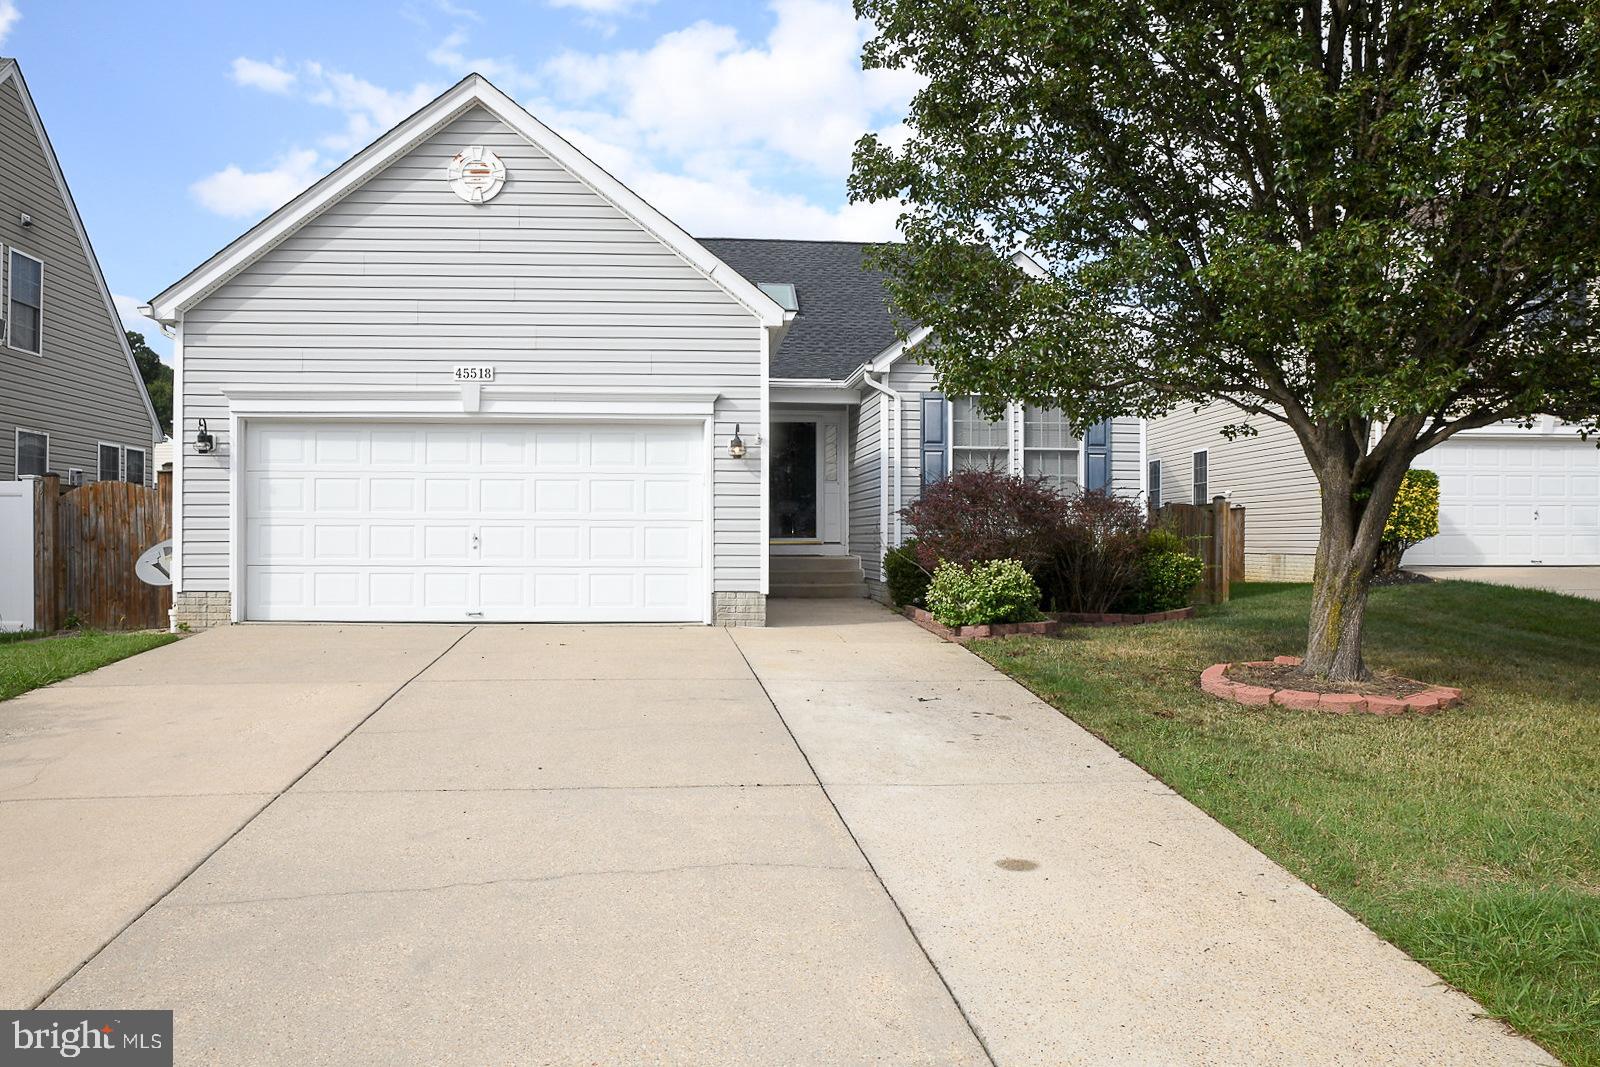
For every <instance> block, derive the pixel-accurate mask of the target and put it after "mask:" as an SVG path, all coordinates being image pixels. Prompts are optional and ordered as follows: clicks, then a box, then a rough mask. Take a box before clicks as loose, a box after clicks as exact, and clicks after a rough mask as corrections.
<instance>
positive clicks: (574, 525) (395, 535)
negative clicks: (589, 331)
mask: <svg viewBox="0 0 1600 1067" xmlns="http://www.w3.org/2000/svg"><path fill="white" fill-rule="evenodd" d="M703 442H704V438H703V432H702V430H701V428H700V427H699V426H697V425H696V426H686V425H678V426H667V425H662V426H640V427H631V426H630V427H623V426H606V425H603V424H602V425H596V426H583V425H559V426H557V425H525V426H507V425H496V426H493V427H484V428H478V427H455V426H450V427H439V426H427V427H421V426H419V427H408V426H403V425H381V424H380V425H372V426H348V425H340V426H336V427H329V426H326V425H322V424H314V423H305V424H298V425H279V424H275V423H269V424H264V425H262V426H261V427H259V428H256V427H251V428H250V431H249V433H248V441H247V448H246V450H245V454H246V458H245V485H244V490H245V491H244V493H243V496H244V498H245V500H246V502H247V509H246V516H245V521H244V524H243V525H244V531H245V540H246V546H245V553H244V555H245V570H246V576H245V578H246V580H245V583H244V584H245V587H246V607H245V610H246V615H247V617H249V618H256V619H323V620H368V619H370V620H410V619H415V620H424V621H439V620H444V621H459V620H462V619H466V618H482V619H485V620H505V621H541V620H552V621H554V620H578V621H586V620H594V621H604V620H613V619H614V620H619V621H623V620H627V621H699V620H702V619H703V618H704V617H705V611H706V602H707V600H708V599H709V593H708V591H707V590H708V576H707V572H706V565H705V545H706V540H705V536H706V534H705V530H704V514H705V495H704V494H705V481H704V475H703V472H702V470H701V469H700V468H701V466H702V465H703V463H704V446H703Z"/></svg>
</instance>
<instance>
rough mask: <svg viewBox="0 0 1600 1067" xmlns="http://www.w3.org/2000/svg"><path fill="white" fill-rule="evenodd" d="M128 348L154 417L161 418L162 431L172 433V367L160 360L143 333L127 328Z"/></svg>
mask: <svg viewBox="0 0 1600 1067" xmlns="http://www.w3.org/2000/svg"><path fill="white" fill-rule="evenodd" d="M127 334H128V348H129V349H131V350H132V351H133V362H134V363H135V364H137V365H138V367H139V377H140V379H141V380H143V382H144V388H145V392H147V393H149V394H150V403H151V405H152V406H153V407H154V408H155V409H156V417H157V418H158V419H160V420H161V430H162V432H163V433H167V434H170V433H172V368H171V367H169V366H167V365H166V364H165V363H163V362H161V357H160V356H158V355H156V353H155V350H154V349H152V348H151V347H150V345H149V343H148V342H146V341H145V339H144V334H142V333H139V332H138V331H137V330H128V331H127Z"/></svg>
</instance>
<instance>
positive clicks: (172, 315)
mask: <svg viewBox="0 0 1600 1067" xmlns="http://www.w3.org/2000/svg"><path fill="white" fill-rule="evenodd" d="M472 107H482V108H483V109H484V110H486V111H488V112H489V113H490V114H492V115H494V116H495V117H496V118H498V119H499V120H500V121H502V122H504V123H505V124H506V125H507V126H509V127H511V128H512V129H513V130H515V131H516V132H517V133H519V134H520V135H522V136H523V137H525V138H527V139H528V141H529V142H531V143H532V144H534V145H536V146H537V147H538V148H539V149H540V150H541V151H543V152H545V153H546V154H548V155H549V156H550V157H551V158H552V159H554V160H555V161H556V162H557V163H559V164H560V165H561V166H563V167H565V168H566V169H567V170H568V171H569V172H571V173H572V175H573V176H574V177H576V178H577V179H578V180H579V181H581V182H583V183H584V184H585V185H587V186H588V187H589V188H590V189H592V190H593V191H594V192H595V194H596V195H598V196H599V197H601V198H602V199H604V200H606V201H607V202H608V203H610V204H611V205H612V206H613V207H615V208H616V209H617V210H619V211H621V212H622V213H623V214H624V215H627V216H628V217H629V218H630V219H632V220H633V221H634V222H636V223H637V224H638V225H640V226H641V227H643V228H644V229H645V230H646V231H647V232H649V233H650V234H651V236H653V237H655V238H656V239H657V240H658V241H660V242H661V243H662V244H663V245H665V246H666V247H667V248H669V249H671V250H672V251H673V252H674V253H676V254H677V255H678V256H679V257H680V258H682V259H683V260H684V261H685V262H686V263H688V264H689V265H690V266H692V267H693V268H695V269H696V270H698V271H699V272H700V273H701V274H703V275H704V276H705V277H706V278H707V279H709V280H710V281H711V282H712V283H714V284H715V285H717V286H719V287H720V288H721V289H722V290H723V291H725V292H726V293H727V294H728V295H729V296H731V297H733V298H734V299H735V300H737V301H738V302H739V303H741V304H743V305H744V306H745V307H746V308H747V309H749V310H750V312H751V313H752V314H754V315H755V316H756V318H757V319H759V320H760V322H761V324H762V325H763V326H765V327H767V328H769V329H781V328H782V327H783V326H784V325H785V324H787V323H788V322H790V321H791V320H792V319H793V318H794V314H793V313H792V312H786V311H784V310H783V308H782V307H780V306H779V305H778V303H777V302H776V301H775V300H773V299H772V298H771V297H770V296H768V295H767V294H766V293H764V292H762V291H761V289H760V288H759V287H758V286H756V284H755V283H754V282H751V281H749V280H747V279H746V278H745V277H744V276H743V275H740V274H739V273H737V272H736V271H734V269H733V268H732V267H730V266H728V265H727V264H726V263H724V262H722V260H720V259H718V258H717V257H716V256H715V255H713V254H712V253H711V252H710V251H709V250H708V249H707V248H706V247H705V246H704V245H702V244H700V242H698V241H696V240H695V239H694V238H693V237H691V236H689V234H688V233H687V232H686V231H684V230H683V229H682V228H681V227H680V226H678V224H677V223H675V222H673V221H672V220H671V219H669V218H667V217H666V216H665V215H663V214H662V213H661V212H659V211H657V210H656V209H655V208H654V207H652V206H651V205H650V204H648V203H647V202H646V201H645V200H644V198H643V197H641V196H639V195H638V194H637V193H635V192H634V191H633V190H631V189H629V188H628V187H627V186H625V185H623V184H622V183H621V182H620V181H618V180H617V179H616V178H614V177H612V176H611V174H610V173H608V172H607V171H606V170H605V169H604V168H603V167H601V166H600V165H599V164H597V163H595V162H594V161H593V160H592V159H590V158H589V157H588V156H586V155H584V154H583V153H582V152H580V151H579V150H578V149H577V148H575V147H574V146H573V145H572V143H571V142H569V141H568V140H566V139H565V138H564V137H562V136H561V135H560V134H558V133H556V132H555V131H554V130H552V129H550V127H548V126H546V125H545V124H544V123H542V122H540V121H539V120H538V119H536V118H534V117H533V116H532V115H531V114H529V113H528V112H527V111H526V110H525V109H524V108H523V107H522V106H521V105H520V104H518V103H517V102H516V101H515V100H512V99H511V98H510V97H509V96H507V95H506V94H505V93H503V92H501V91H500V90H499V89H497V88H495V87H494V86H493V85H491V84H490V83H489V81H488V79H487V78H485V77H483V75H481V74H469V75H467V76H466V77H465V78H463V79H462V80H461V81H459V82H457V83H456V84H455V85H454V86H452V87H451V88H450V89H447V90H446V91H445V92H444V93H443V94H441V95H440V96H438V97H437V98H435V99H434V100H433V101H432V102H431V103H428V104H425V105H424V106H423V107H422V108H421V109H420V110H419V111H417V112H416V113H415V114H413V115H412V116H411V117H410V118H408V119H406V120H405V121H403V122H401V123H400V124H399V125H398V126H396V127H394V128H393V129H392V130H390V131H389V132H388V133H386V134H384V135H383V136H382V137H380V138H378V139H377V140H376V141H374V142H372V144H370V145H368V146H367V147H366V148H364V149H362V150H361V151H360V152H357V153H356V154H355V155H354V156H352V157H350V159H348V160H346V161H345V162H344V163H343V164H342V165H340V166H339V167H338V168H336V169H335V170H334V171H333V172H332V173H330V174H328V175H326V176H325V177H323V178H322V179H321V180H320V181H318V182H316V183H315V184H314V185H312V186H311V188H309V189H307V190H306V191H305V192H303V193H301V194H300V195H299V196H297V197H295V198H294V199H293V200H291V201H289V202H288V203H287V204H285V205H284V206H283V207H281V208H279V209H278V210H277V211H274V212H273V213H272V214H271V215H268V216H267V217H266V218H265V219H263V220H261V222H259V223H257V224H256V225H255V226H253V227H251V228H250V229H249V230H247V231H246V232H245V233H244V234H243V235H242V236H240V237H238V238H237V239H235V240H234V241H233V242H232V243H231V244H229V245H228V246H227V247H225V248H223V249H222V250H221V251H220V252H218V253H217V254H216V255H214V256H212V257H211V258H210V259H208V260H206V261H205V262H204V263H202V264H201V265H200V266H198V267H196V268H195V269H194V270H193V271H191V272H189V274H187V275H186V276H185V277H184V278H182V279H181V280H179V281H178V282H177V283H175V284H174V285H172V286H170V287H169V288H167V289H166V290H165V291H164V292H162V293H161V294H160V295H158V296H156V297H155V298H154V299H152V300H151V301H150V304H149V308H150V310H149V315H150V317H151V318H153V319H155V320H156V321H157V322H161V323H164V324H168V325H171V324H173V323H175V322H177V321H178V318H179V316H181V315H182V313H183V312H184V311H185V310H186V309H187V308H190V307H192V306H194V305H195V304H196V303H198V302H199V301H201V300H203V299H205V297H206V296H207V295H209V294H210V293H211V292H212V291H213V290H215V289H216V288H217V287H218V286H220V285H222V284H223V283H224V282H226V281H227V280H228V279H229V278H231V277H233V276H234V275H235V274H237V273H238V272H239V271H241V270H243V269H244V268H245V267H246V266H248V265H249V264H250V263H251V262H253V261H254V260H255V259H256V258H257V257H258V256H260V255H261V254H262V253H264V252H266V251H267V250H269V249H271V248H272V247H273V246H274V245H276V244H278V243H279V242H280V241H282V240H284V239H285V238H286V237H288V236H289V235H290V234H292V233H293V232H294V231H296V230H298V229H299V228H300V227H301V226H303V225H304V224H305V223H307V222H309V221H310V220H311V219H313V218H315V217H316V216H317V215H319V214H321V213H322V212H323V211H324V210H326V209H327V208H328V207H330V206H331V205H333V204H335V203H337V202H338V201H339V200H341V199H342V198H343V197H344V196H345V195H346V194H348V193H349V192H351V191H352V190H353V189H355V188H356V187H358V186H360V185H361V184H362V183H363V182H365V181H366V180H367V179H369V178H371V177H372V176H373V175H375V174H377V173H379V172H380V171H382V170H383V169H384V168H385V167H387V166H389V165H390V164H391V163H393V162H394V161H395V160H397V159H399V158H400V157H401V156H403V155H405V154H406V153H407V152H409V151H410V150H411V149H412V148H414V147H415V146H416V145H417V144H419V143H421V142H422V141H424V140H426V139H427V138H428V137H429V136H431V135H432V134H433V133H435V132H436V131H437V130H439V129H441V128H443V127H444V126H446V125H448V124H449V123H450V122H451V121H453V120H454V119H455V118H456V117H458V116H459V115H461V114H462V113H464V112H465V111H467V110H468V109H470V108H472Z"/></svg>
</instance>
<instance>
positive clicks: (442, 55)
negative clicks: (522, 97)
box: [428, 30, 538, 94]
mask: <svg viewBox="0 0 1600 1067" xmlns="http://www.w3.org/2000/svg"><path fill="white" fill-rule="evenodd" d="M467 40H468V38H467V34H466V32H465V31H464V30H456V31H454V32H453V33H451V34H449V35H447V36H446V37H445V39H444V40H442V41H440V42H439V43H438V44H437V45H435V46H434V47H433V49H432V50H430V51H429V52H428V62H430V63H432V64H433V65H434V66H437V67H442V68H444V69H445V70H448V71H450V72H451V74H453V75H454V76H455V77H457V78H464V77H466V76H467V75H468V74H472V73H474V72H476V73H478V74H482V75H483V76H484V77H485V78H488V79H489V80H490V81H492V82H494V83H495V84H496V85H497V86H499V87H500V88H501V89H503V90H505V91H506V92H508V93H513V94H516V93H523V92H528V91H530V90H531V89H533V87H534V86H535V85H537V84H538V79H537V78H535V77H534V76H533V75H531V74H528V73H527V72H525V71H524V70H523V69H522V68H521V67H520V66H518V65H517V63H516V61H515V60H512V59H494V58H491V57H488V56H477V57H471V56H468V55H467V53H466V52H464V51H463V50H462V49H463V47H464V46H465V45H466V43H467Z"/></svg>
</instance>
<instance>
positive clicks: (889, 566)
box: [883, 538, 933, 608]
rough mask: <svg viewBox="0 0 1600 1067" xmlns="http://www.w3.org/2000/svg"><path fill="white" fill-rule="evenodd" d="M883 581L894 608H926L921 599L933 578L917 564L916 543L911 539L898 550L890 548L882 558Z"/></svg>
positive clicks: (914, 539)
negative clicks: (909, 606) (907, 606)
mask: <svg viewBox="0 0 1600 1067" xmlns="http://www.w3.org/2000/svg"><path fill="white" fill-rule="evenodd" d="M883 580H884V582H885V583H886V584H887V585H888V587H889V599H890V600H892V601H894V606H895V607H897V608H903V607H905V606H906V605H908V604H909V605H911V606H913V607H918V608H921V607H926V606H927V605H926V603H925V602H924V601H923V597H924V596H925V595H926V594H927V592H928V583H929V582H930V581H932V580H933V576H932V575H930V574H929V573H928V572H927V570H925V569H924V568H923V566H922V564H921V563H918V562H917V541H916V538H912V539H911V540H909V541H907V542H906V543H905V544H903V545H901V546H900V547H899V548H891V549H890V550H889V551H888V553H887V554H886V555H885V556H884V557H883Z"/></svg>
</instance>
